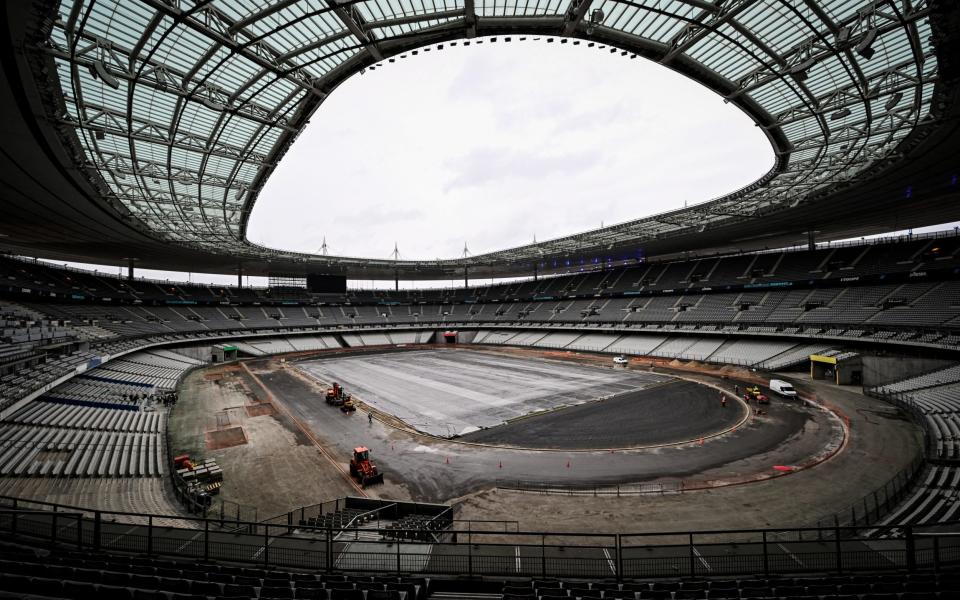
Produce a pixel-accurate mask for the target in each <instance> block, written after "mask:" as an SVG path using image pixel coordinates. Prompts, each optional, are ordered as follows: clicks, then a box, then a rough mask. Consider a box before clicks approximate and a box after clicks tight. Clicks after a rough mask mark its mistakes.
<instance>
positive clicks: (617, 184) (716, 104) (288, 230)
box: [249, 38, 773, 259]
mask: <svg viewBox="0 0 960 600" xmlns="http://www.w3.org/2000/svg"><path fill="white" fill-rule="evenodd" d="M772 164H773V156H772V152H771V149H770V145H769V143H768V142H767V141H766V138H765V137H764V135H763V134H762V132H761V131H760V130H759V129H758V128H756V127H754V126H753V123H752V122H751V121H750V120H749V119H748V118H747V117H746V116H745V115H743V114H742V113H741V112H740V111H739V110H738V109H737V108H735V107H734V106H732V105H727V104H724V103H723V101H722V99H721V98H720V97H719V96H717V95H716V94H714V93H712V92H710V91H709V90H707V89H706V88H703V87H702V86H700V85H699V84H697V83H694V82H692V81H690V80H688V79H686V78H685V77H683V76H681V75H679V74H676V73H673V72H672V71H669V70H668V69H666V68H664V67H662V66H660V65H657V64H654V63H650V62H648V61H645V60H643V59H639V58H638V59H636V60H629V59H627V58H625V57H622V56H620V55H619V54H616V55H611V54H609V53H608V52H607V51H605V50H598V49H595V48H594V49H591V48H587V47H585V46H578V47H574V46H572V45H570V44H567V45H560V44H557V43H554V44H546V43H544V42H543V41H540V42H534V41H532V40H531V41H528V42H525V43H517V42H516V41H515V42H514V43H513V44H505V43H503V41H502V38H501V41H500V42H499V43H496V44H491V43H489V42H487V43H485V44H483V45H476V44H473V45H471V46H470V47H463V46H462V45H458V46H456V47H452V46H450V45H449V44H448V45H446V48H445V49H444V50H443V51H438V50H436V49H433V50H431V51H430V52H424V51H421V52H420V54H419V55H418V56H415V57H414V56H410V57H408V58H407V59H405V60H399V59H398V60H397V62H395V63H393V64H385V65H384V66H383V67H382V68H379V69H377V70H374V71H369V70H368V71H367V72H366V73H365V74H364V75H361V76H356V77H353V78H352V79H350V80H348V81H347V82H345V83H344V84H343V85H341V86H340V88H338V89H337V90H336V92H335V93H334V94H332V95H331V97H330V98H328V99H327V100H326V102H325V104H324V105H323V106H322V107H321V108H320V110H319V111H318V112H317V113H316V114H315V115H314V117H313V122H312V123H311V124H310V125H309V126H308V127H307V128H306V130H305V131H304V132H303V134H302V135H301V136H300V138H299V139H298V140H297V142H296V144H294V146H293V148H292V149H291V150H290V152H288V153H287V155H286V156H285V157H284V159H283V161H282V162H281V164H280V165H279V167H278V168H277V170H276V172H275V173H274V174H273V176H272V177H271V179H270V181H268V183H267V185H266V188H265V189H264V191H263V192H262V193H261V195H260V199H259V200H258V202H257V205H256V208H255V210H254V213H253V217H252V219H251V223H250V228H249V231H250V238H251V239H252V240H254V241H257V242H260V243H264V244H265V245H268V246H272V247H277V248H284V249H290V250H301V251H311V252H315V251H317V249H318V248H319V246H320V244H321V243H322V240H323V237H324V236H326V239H327V243H328V245H329V248H330V253H331V254H341V255H351V256H365V257H379V258H384V257H387V256H388V255H389V254H390V252H391V251H392V250H393V246H394V242H396V243H397V244H398V247H399V249H400V252H401V255H402V256H403V258H423V259H431V258H438V257H442V258H450V257H454V256H458V255H459V254H460V253H461V252H462V249H463V245H464V242H466V243H467V245H468V246H469V248H470V250H471V252H473V253H475V254H476V253H480V252H486V251H492V250H498V249H502V248H506V247H509V246H514V245H518V244H523V243H527V242H529V241H531V239H532V238H533V236H534V234H536V236H537V239H538V240H544V239H548V238H550V237H556V236H560V235H567V234H571V233H576V232H578V231H583V230H586V229H591V228H594V227H598V226H599V225H600V223H601V221H602V222H604V223H606V224H611V223H614V222H619V221H625V220H629V219H632V218H637V217H642V216H646V215H649V214H653V213H657V212H661V211H664V210H669V209H673V208H677V207H680V206H683V204H684V201H689V202H691V203H694V202H700V201H703V200H707V199H709V198H712V197H715V196H719V195H722V194H724V193H726V192H728V191H731V190H734V189H737V188H739V187H741V186H743V185H745V184H747V183H750V182H751V181H753V180H755V179H757V178H758V177H760V176H761V175H762V174H763V173H765V172H766V171H767V170H768V169H769V168H770V166H771V165H772Z"/></svg>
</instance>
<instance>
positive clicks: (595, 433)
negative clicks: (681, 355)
mask: <svg viewBox="0 0 960 600" xmlns="http://www.w3.org/2000/svg"><path fill="white" fill-rule="evenodd" d="M719 396H720V395H719V393H718V392H717V390H715V389H713V388H710V387H707V386H705V385H700V384H697V383H692V382H689V381H682V380H673V381H668V382H666V383H663V384H661V385H658V386H656V387H652V388H647V389H642V390H637V391H632V392H624V393H622V394H618V395H617V396H615V397H613V398H610V399H608V400H598V401H595V402H589V403H586V404H578V405H577V406H571V407H566V408H560V409H557V410H555V411H552V412H548V413H546V414H534V415H530V416H528V417H525V418H521V419H517V420H515V421H511V422H510V423H507V424H506V425H501V426H499V427H491V428H490V429H484V430H482V431H476V432H473V433H469V434H467V435H464V436H461V438H460V439H461V440H464V441H468V442H480V443H487V444H499V445H506V446H523V447H527V448H560V449H582V448H626V447H633V446H656V445H662V444H673V443H678V442H687V441H690V440H694V439H697V438H700V437H709V436H710V435H711V434H713V433H716V432H719V431H722V430H724V429H727V428H729V427H731V426H733V425H735V424H736V423H737V422H738V421H740V420H741V419H742V418H743V416H744V412H745V408H744V407H743V405H741V404H740V403H739V402H735V401H733V400H732V399H731V398H727V402H726V405H725V406H724V405H723V404H722V403H721V402H720V399H719Z"/></svg>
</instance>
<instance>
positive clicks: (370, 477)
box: [350, 446, 383, 487]
mask: <svg viewBox="0 0 960 600" xmlns="http://www.w3.org/2000/svg"><path fill="white" fill-rule="evenodd" d="M350 476H351V477H353V478H354V479H356V480H357V482H358V483H359V484H360V485H361V486H363V487H367V486H368V485H375V484H377V483H383V473H381V472H380V470H379V469H377V465H375V464H373V463H372V462H370V450H368V449H367V448H365V447H363V446H360V447H359V448H354V449H353V458H352V459H350Z"/></svg>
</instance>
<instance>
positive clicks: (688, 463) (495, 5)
mask: <svg viewBox="0 0 960 600" xmlns="http://www.w3.org/2000/svg"><path fill="white" fill-rule="evenodd" d="M0 14H2V15H3V17H4V19H3V21H2V24H3V26H2V27H0V69H2V72H3V82H4V83H3V85H2V86H0V106H2V107H3V109H4V112H3V114H4V119H3V122H2V125H0V128H2V135H0V214H2V218H0V251H2V256H0V320H2V321H3V327H2V330H0V333H2V335H0V431H2V434H0V532H2V534H3V537H2V538H0V597H2V598H40V599H43V598H105V599H114V598H116V599H124V600H134V599H137V600H139V599H141V598H143V599H164V600H181V599H182V600H186V599H188V598H190V599H200V598H317V599H329V600H339V599H344V600H427V599H428V598H438V599H447V600H457V599H470V600H487V599H489V600H500V599H501V598H502V599H505V600H518V599H526V600H539V599H540V598H546V599H548V600H550V599H559V598H561V597H562V598H568V599H574V598H584V599H589V600H602V599H608V598H610V599H623V600H626V599H635V600H648V599H649V600H695V599H700V600H713V599H715V598H716V599H730V600H739V599H743V600H750V599H753V598H758V599H759V598H781V599H793V598H804V599H814V598H823V599H826V598H843V599H845V600H854V599H856V600H881V599H882V600H912V599H924V600H925V599H936V598H942V599H946V598H955V597H960V575H958V571H957V566H958V564H960V537H958V534H960V527H958V525H960V229H958V227H957V224H958V223H960V208H958V207H960V202H958V201H960V186H958V181H957V176H958V172H960V160H958V157H960V131H958V130H960V119H958V117H960V103H958V101H957V100H958V97H960V70H958V68H960V43H958V42H960V5H958V4H957V3H955V2H952V1H949V0H569V1H562V2H561V1H560V0H547V1H544V2H537V3H529V2H528V3H520V2H513V1H512V0H504V1H502V2H489V3H488V2H484V1H482V2H476V0H450V1H447V0H445V1H444V2H442V3H437V2H430V3H426V2H403V1H399V0H344V1H340V0H267V1H262V2H254V1H253V0H22V1H11V2H6V3H4V4H3V6H2V7H0ZM530 44H539V45H542V44H553V45H554V46H551V48H552V47H560V46H564V47H572V46H580V47H582V48H581V49H582V50H583V51H584V52H586V51H590V52H594V53H597V52H599V53H602V54H603V55H604V60H622V61H625V63H624V64H628V65H630V64H637V63H655V64H654V65H653V66H655V67H656V68H658V69H662V70H664V71H667V70H669V71H670V72H672V73H674V74H679V75H680V76H682V77H684V78H685V80H687V81H690V82H693V83H695V84H697V85H698V87H699V88H702V89H703V90H704V91H706V92H708V93H709V94H711V95H712V96H711V97H714V98H721V99H722V100H723V102H724V103H725V104H727V105H730V106H731V107H733V108H735V109H736V110H738V111H739V112H740V113H742V115H745V116H746V117H747V118H748V119H749V121H750V122H751V123H752V126H755V128H756V131H758V132H759V133H760V135H761V137H762V138H763V139H764V143H765V144H767V145H768V146H769V149H770V152H771V153H772V156H773V164H772V166H771V167H770V168H769V170H768V171H766V172H765V173H763V174H762V175H761V176H760V177H759V178H757V179H755V180H754V181H752V182H751V183H749V184H748V185H746V186H743V187H741V188H739V189H736V190H732V191H730V190H727V191H726V192H725V193H724V194H722V195H719V196H716V197H703V198H699V199H697V201H695V202H692V203H690V204H689V205H687V204H685V205H684V206H683V207H682V208H676V209H671V210H668V211H664V212H655V213H653V214H650V213H649V212H646V213H645V212H644V209H643V206H644V205H643V204H642V203H637V204H636V205H635V206H636V207H637V208H636V212H635V213H634V214H632V216H631V219H630V220H627V221H623V222H618V223H616V224H614V225H602V226H601V227H599V228H593V229H584V230H581V231H579V232H578V233H574V234H570V235H560V236H554V237H550V238H548V239H546V240H545V241H539V242H538V241H533V242H532V243H527V244H521V245H511V246H504V247H500V248H498V249H496V250H494V251H489V252H482V253H478V254H472V255H471V254H469V253H468V252H467V251H466V248H465V249H464V252H463V254H462V256H460V257H456V258H437V259H414V258H408V257H405V256H404V257H401V256H400V255H399V253H398V252H396V253H395V254H394V256H392V257H389V258H369V257H361V256H351V255H346V254H344V255H339V254H337V253H329V252H327V251H326V246H327V244H326V238H324V251H323V252H317V253H307V252H300V251H294V250H287V249H278V248H273V247H269V246H268V245H265V244H262V243H257V242H254V241H252V238H251V229H250V224H251V218H252V215H253V213H254V206H255V204H257V202H258V201H259V202H261V203H262V201H263V199H262V198H261V194H264V195H265V194H266V192H264V190H265V189H267V185H268V181H270V180H271V177H274V176H275V175H276V173H275V172H277V170H278V166H279V165H280V164H283V161H284V160H290V157H288V156H287V154H288V152H290V153H291V155H292V154H293V152H294V151H295V150H296V147H297V140H298V138H299V137H300V136H301V134H303V133H304V132H305V131H306V130H308V129H309V128H310V127H311V125H310V121H311V118H314V117H317V115H322V114H324V111H325V110H328V107H327V106H324V105H325V104H326V103H327V102H328V98H331V99H332V98H336V96H337V94H339V93H341V92H342V91H343V90H338V88H341V86H346V85H347V84H348V83H349V82H350V81H356V79H355V78H357V77H359V76H360V75H361V74H365V73H366V74H370V73H372V72H378V71H380V72H383V71H389V70H391V69H395V68H399V67H397V65H398V64H399V63H400V62H403V61H409V62H410V63H411V64H415V63H416V62H417V61H421V60H424V55H426V54H427V53H431V56H435V55H436V54H439V53H441V52H448V51H450V50H451V49H452V48H461V49H462V48H464V47H467V46H469V47H471V48H474V49H476V47H478V46H481V45H482V46H483V50H486V49H487V48H490V47H494V46H496V47H497V48H501V47H503V46H505V45H509V47H510V48H511V50H512V51H513V52H516V53H519V54H518V55H522V54H523V53H524V52H528V51H529V48H530V47H531V46H530ZM631 60H633V61H634V62H630V61H631ZM424 64H426V63H424ZM573 85H575V83H571V86H573ZM330 102H332V100H330ZM330 143H331V144H336V142H330ZM412 147H413V145H412V144H411V148H412ZM411 152H414V150H412V149H411ZM682 159H683V157H679V156H678V157H677V160H678V161H680V160H682ZM369 163H370V164H371V165H373V167H372V168H373V172H368V173H367V175H366V176H367V177H374V178H375V177H376V176H377V169H378V168H379V169H383V170H385V169H386V168H387V166H388V165H383V164H378V163H377V162H376V161H373V160H370V161H369ZM522 166H523V165H521V167H522ZM338 201H339V202H341V203H349V202H350V201H351V199H350V198H341V199H338ZM955 203H956V204H955ZM261 206H263V205H262V204H261ZM537 210H540V211H542V213H543V214H544V215H546V214H547V213H548V212H550V211H551V207H550V206H544V207H537ZM364 218H366V216H365V217H364ZM544 218H546V217H544ZM611 218H612V217H611ZM614 220H615V219H614ZM356 222H358V223H360V224H359V225H358V227H357V230H356V231H351V232H350V233H351V235H353V236H356V237H359V238H363V237H364V236H365V235H367V231H366V230H365V228H364V226H363V222H362V221H356ZM605 222H612V221H611V220H609V219H608V220H607V221H605ZM295 225H296V224H294V223H291V225H290V226H291V228H293V227H294V226H295ZM333 225H336V223H333ZM66 263H73V264H74V265H75V266H70V265H69V264H66ZM76 265H99V266H101V267H104V268H108V269H112V272H110V273H104V272H101V271H99V270H93V269H90V268H87V267H86V266H76ZM141 270H142V271H164V272H173V273H177V274H179V276H178V277H175V278H173V279H169V278H168V279H156V278H151V277H149V276H146V277H144V276H143V273H139V274H138V272H139V271H141ZM118 271H119V272H118ZM187 274H190V275H187ZM192 274H206V275H210V276H220V277H224V276H227V277H229V278H230V281H231V282H235V283H231V284H226V283H222V282H221V283H202V282H200V281H192V280H191V279H192ZM251 277H252V278H255V279H256V281H262V282H263V285H260V284H254V285H251V284H250V283H249V281H250V279H249V278H251ZM245 278H246V279H245ZM368 280H369V281H375V282H378V285H377V286H374V287H373V288H370V289H367V288H363V287H361V286H359V285H357V282H359V281H368ZM425 282H443V285H442V286H433V287H431V285H427V284H426V283H425Z"/></svg>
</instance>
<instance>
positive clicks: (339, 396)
mask: <svg viewBox="0 0 960 600" xmlns="http://www.w3.org/2000/svg"><path fill="white" fill-rule="evenodd" d="M326 400H327V404H329V405H331V406H342V405H343V401H344V393H343V386H341V385H340V384H339V383H337V382H336V381H334V382H333V386H332V387H329V388H327V396H326Z"/></svg>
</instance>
